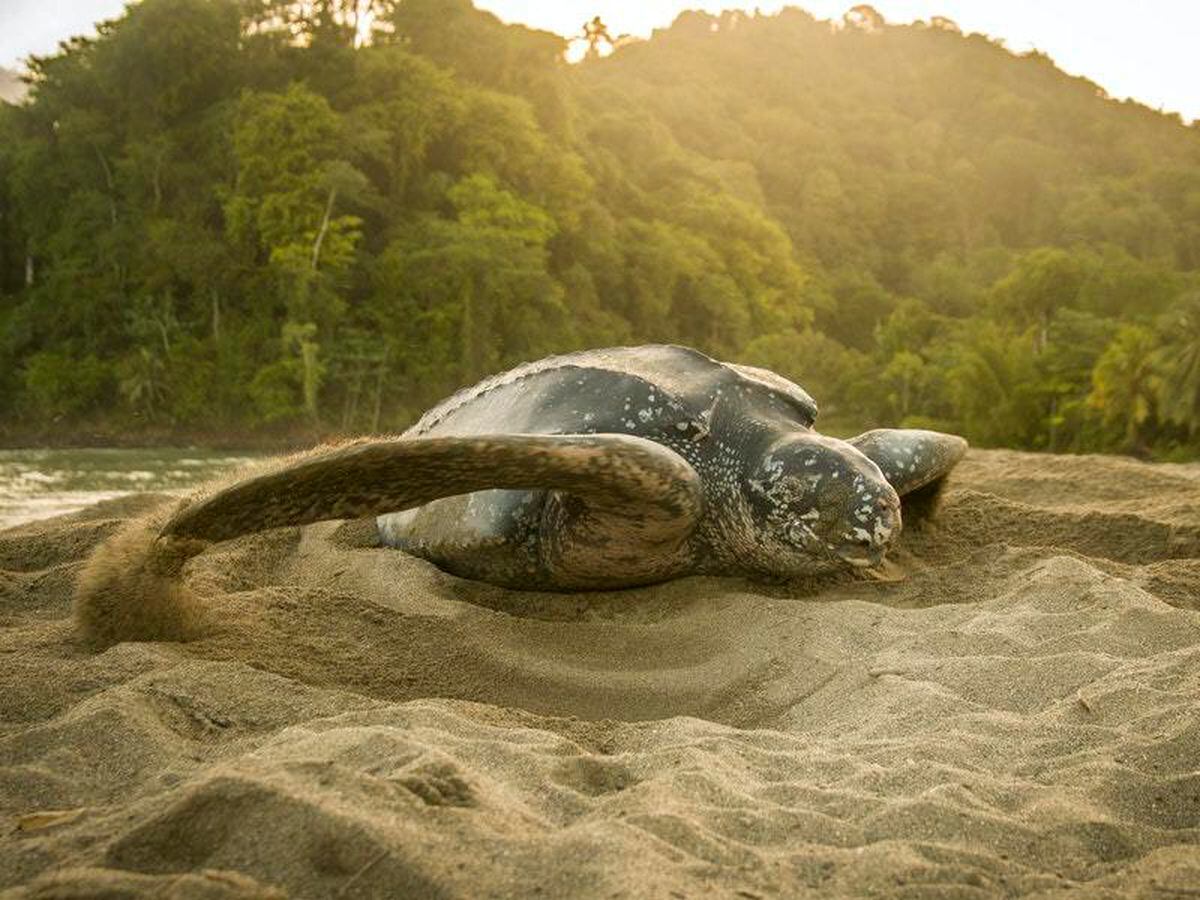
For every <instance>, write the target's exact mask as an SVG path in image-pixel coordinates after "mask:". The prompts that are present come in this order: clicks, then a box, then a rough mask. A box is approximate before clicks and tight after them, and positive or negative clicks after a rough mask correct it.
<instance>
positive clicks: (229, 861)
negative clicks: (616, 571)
mask: <svg viewBox="0 0 1200 900" xmlns="http://www.w3.org/2000/svg"><path fill="white" fill-rule="evenodd" d="M155 502H158V501H156V500H155V499H154V498H136V499H130V500H125V501H111V502H108V503H106V504H103V505H102V507H101V508H93V509H91V510H88V511H86V512H84V513H81V514H78V515H76V516H73V517H66V518H62V519H57V520H53V521H51V522H44V523H38V524H36V525H29V526H24V527H22V528H20V529H14V530H11V531H8V532H0V624H2V625H3V626H4V627H3V629H2V630H0V654H2V656H0V659H3V662H4V665H3V667H2V668H0V672H2V673H3V674H2V675H0V722H2V724H0V816H2V817H3V818H2V819H0V822H2V823H3V825H2V831H0V897H3V898H5V900H8V898H17V897H22V898H23V897H143V896H144V897H151V896H153V897H172V898H235V897H237V898H241V897H273V896H279V897H282V896H291V897H426V896H428V897H456V896H463V897H477V896H497V897H508V896H511V897H530V896H546V897H558V896H581V897H613V896H628V897H685V896H697V895H704V896H710V895H717V896H740V897H749V898H753V897H767V896H797V897H803V896H847V895H862V894H875V895H878V896H889V897H893V896H910V897H929V896H936V897H984V896H995V895H1005V896H1008V895H1038V896H1042V897H1051V896H1060V895H1061V896H1064V897H1065V896H1067V895H1068V892H1070V895H1072V896H1088V897H1117V896H1146V897H1181V896H1195V895H1200V847H1198V846H1197V845H1198V844H1200V717H1198V716H1197V712H1196V711H1197V708H1198V704H1200V612H1198V610H1200V466H1149V465H1143V464H1139V463H1135V462H1131V461H1126V460H1118V459H1111V458H1103V457H1090V458H1080V457H1074V458H1067V457H1044V456H1031V455H1023V454H1017V453H1008V452H973V453H972V454H971V455H970V456H969V457H968V459H967V461H966V462H965V463H964V464H963V465H962V466H961V467H960V469H959V470H958V471H957V472H956V473H955V476H954V478H953V479H952V481H951V482H950V484H949V485H948V486H947V489H946V490H945V491H944V493H943V495H942V498H941V505H940V507H939V508H938V509H937V511H936V512H935V513H934V514H933V515H932V516H930V517H927V518H925V519H924V520H922V521H920V522H915V523H912V524H910V526H909V528H908V530H907V531H906V535H905V539H904V546H903V547H901V548H900V550H899V552H897V553H896V554H895V559H894V561H893V562H892V563H891V565H890V567H889V569H888V571H887V573H886V577H885V578H884V579H882V580H869V581H866V580H851V579H847V578H831V579H829V580H827V581H825V582H824V583H820V584H807V585H790V586H769V587H764V586H755V585H750V584H746V583H743V582H739V581H732V580H718V579H700V578H695V579H685V580H682V581H679V582H675V583H672V584H668V585H664V586H661V587H658V588H654V589H645V590H637V591H626V592H614V593H609V594H595V595H581V596H556V595H547V594H527V593H519V592H509V591H503V590H500V589H496V588H490V587H487V586H483V585H478V584H473V583H468V582H464V581H460V580H457V579H455V578H452V577H449V576H447V575H444V574H442V573H441V572H439V571H437V570H436V569H434V568H433V567H431V566H430V565H428V564H426V563H424V562H421V561H419V560H415V559H411V558H409V557H406V556H405V555H403V554H401V553H398V552H394V551H385V550H379V549H376V548H374V547H372V546H371V541H370V531H369V529H367V528H364V527H363V526H362V525H361V524H356V523H351V524H346V525H340V526H338V525H323V526H316V527H312V528H308V529H303V530H298V529H287V530H280V531H277V532H272V533H270V534H263V535H256V536H253V537H250V538H246V539H241V540H238V541H235V542H231V543H229V544H226V545H221V546H220V547H217V548H214V549H212V550H210V551H208V552H206V553H204V554H202V555H201V556H199V557H197V558H195V559H194V560H193V561H192V562H191V563H189V565H188V568H187V579H188V582H189V584H190V586H191V587H192V588H193V589H194V590H195V591H196V592H197V593H198V594H200V595H201V596H203V597H204V598H206V603H207V604H208V608H209V609H210V611H211V615H210V617H209V622H208V625H207V632H206V633H205V635H204V636H203V637H202V638H201V639H199V640H196V641H193V642H191V643H187V644H168V643H155V644H151V643H144V644H134V643H125V644H119V645H117V646H114V647H112V648H110V649H109V650H107V651H105V652H103V653H99V654H92V653H89V652H87V651H86V649H84V648H83V647H82V646H81V645H80V644H79V643H78V642H77V639H76V638H75V635H74V633H73V631H72V626H71V623H70V617H69V612H70V611H69V606H70V589H71V584H72V579H73V576H74V574H75V573H76V571H77V570H78V568H79V565H80V560H81V557H82V556H83V555H84V554H85V553H86V552H87V550H88V548H90V547H92V546H94V545H95V544H96V543H97V542H99V541H101V540H103V539H104V538H105V537H108V536H109V535H111V534H113V533H114V532H115V531H116V529H118V528H119V527H120V526H121V523H122V521H123V520H125V519H127V518H128V517H130V516H131V515H133V514H134V513H135V512H140V511H143V510H144V509H146V508H147V506H148V505H150V504H153V503H155ZM1080 889H1082V890H1083V894H1080V893H1079V891H1080Z"/></svg>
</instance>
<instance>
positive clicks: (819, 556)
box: [746, 432, 900, 575]
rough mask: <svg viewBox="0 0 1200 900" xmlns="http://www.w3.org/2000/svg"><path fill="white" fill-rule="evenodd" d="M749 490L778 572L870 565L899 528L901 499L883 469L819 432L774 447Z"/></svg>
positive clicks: (763, 541) (756, 469)
mask: <svg viewBox="0 0 1200 900" xmlns="http://www.w3.org/2000/svg"><path fill="white" fill-rule="evenodd" d="M746 493H747V501H748V503H749V506H750V514H751V518H752V519H753V522H754V525H755V527H756V530H757V532H758V535H757V536H758V539H759V542H760V546H762V548H763V550H764V551H765V552H766V553H767V554H768V555H769V558H767V559H765V560H764V562H765V564H766V565H767V566H769V567H770V568H771V570H772V574H780V575H795V574H804V573H809V572H813V571H817V570H820V569H825V568H830V567H831V566H835V565H839V564H843V563H845V564H849V565H852V566H872V565H875V564H877V563H878V562H880V561H881V560H882V559H883V554H884V553H885V552H886V551H887V549H888V547H890V546H891V544H892V542H893V541H894V540H895V538H896V537H897V536H898V535H899V533H900V498H899V496H897V494H896V491H895V490H894V489H893V488H892V486H891V485H890V484H888V482H887V479H886V478H884V476H883V473H882V472H881V471H880V470H879V467H878V466H877V465H875V463H873V462H872V461H871V460H870V459H868V458H867V457H866V456H865V455H863V454H862V453H861V452H859V450H857V449H856V448H855V447H853V446H851V445H850V444H848V443H846V442H845V441H839V440H837V439H836V438H830V437H826V436H824V435H820V434H816V433H814V432H797V433H792V434H788V435H786V436H784V437H782V438H780V439H779V440H777V441H775V442H774V443H773V444H771V445H770V446H769V447H768V448H767V450H766V452H765V453H764V454H763V456H762V459H761V461H759V462H758V463H757V464H756V465H755V466H754V469H753V471H752V472H751V473H750V475H749V479H748V490H747V492H746Z"/></svg>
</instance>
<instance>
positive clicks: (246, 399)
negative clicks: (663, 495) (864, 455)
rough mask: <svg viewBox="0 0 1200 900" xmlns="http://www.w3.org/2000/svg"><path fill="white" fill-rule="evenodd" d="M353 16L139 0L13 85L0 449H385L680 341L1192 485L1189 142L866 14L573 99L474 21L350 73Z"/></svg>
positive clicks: (0, 255)
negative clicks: (481, 403)
mask: <svg viewBox="0 0 1200 900" xmlns="http://www.w3.org/2000/svg"><path fill="white" fill-rule="evenodd" d="M359 5H361V4H359ZM353 6H355V4H353V3H339V2H336V0H317V2H309V3H303V4H299V3H287V2H272V0H144V2H142V3H140V4H138V5H135V6H133V7H131V8H130V9H129V11H128V12H127V13H126V15H125V16H124V17H123V18H121V19H120V20H118V21H115V22H111V23H108V24H106V25H104V26H103V27H102V28H101V30H100V34H99V36H98V37H97V38H96V39H95V40H89V41H84V40H75V41H72V42H71V43H69V44H68V45H65V46H64V48H63V50H62V52H60V53H59V54H57V55H55V56H52V57H48V58H39V59H35V60H33V61H32V64H31V67H32V75H33V83H32V88H31V93H30V95H29V97H28V98H27V100H26V101H25V102H24V103H23V104H22V105H19V106H8V107H4V108H3V109H0V210H2V212H3V215H2V217H0V382H2V383H0V421H2V422H5V423H8V425H9V427H10V428H11V427H13V426H14V425H18V426H23V427H33V426H38V425H42V426H45V427H47V428H54V427H58V428H60V429H61V428H70V427H75V426H77V425H79V424H87V425H89V426H91V427H95V426H97V425H100V426H104V427H106V428H108V429H110V430H117V429H124V430H126V431H137V430H138V429H144V428H147V427H155V426H157V427H174V428H180V429H186V430H190V431H192V432H197V431H209V432H214V433H216V432H222V431H223V432H226V433H246V432H250V431H262V430H263V429H276V430H286V429H293V430H295V429H299V428H303V429H307V430H323V431H357V430H367V429H372V430H378V429H384V428H394V427H399V426H402V425H404V424H406V423H407V422H408V421H410V420H411V419H412V417H413V416H414V414H416V413H417V412H419V411H420V410H421V409H422V408H424V407H425V406H426V405H427V404H429V403H431V402H432V401H435V400H437V399H438V398H440V397H441V396H443V395H445V394H446V393H447V392H449V391H450V390H452V389H454V388H455V387H457V386H459V385H462V384H464V383H468V382H470V381H472V380H475V379H477V378H478V377H480V376H482V375H484V374H486V373H488V372H492V371H495V370H497V369H500V368H502V367H505V366H508V365H510V364H513V363H516V362H518V361H521V360H525V359H530V358H534V357H537V356H540V355H544V354H547V353H550V352H554V351H562V350H569V349H573V348H578V347H583V346H599V345H607V344H616V343H623V342H645V341H677V342H683V343H687V344H691V345H694V346H697V347H699V348H701V349H703V350H706V351H708V352H710V353H713V354H714V355H717V356H720V357H725V358H736V359H739V360H742V361H746V362H753V363H757V364H761V365H766V366H769V367H771V368H774V369H776V370H777V371H780V372H781V373H783V374H786V375H788V376H790V377H793V378H795V379H796V380H798V381H800V382H801V383H803V384H804V385H805V386H806V387H808V388H809V390H810V391H811V392H812V393H814V394H815V395H816V396H817V398H818V400H819V401H821V402H822V405H823V407H824V409H825V412H826V414H833V415H834V416H835V417H837V418H840V419H841V420H842V421H844V422H847V423H852V422H868V421H869V422H876V423H901V422H908V423H922V424H934V425H937V426H940V427H944V428H947V429H952V430H957V431H961V432H963V433H965V434H967V435H968V436H970V437H971V438H973V439H974V440H975V441H976V442H978V443H981V444H992V445H1011V446H1020V447H1031V448H1045V449H1054V450H1079V449H1111V450H1124V451H1134V452H1156V453H1159V454H1177V455H1187V454H1192V455H1194V454H1195V453H1196V452H1197V451H1198V450H1200V277H1198V275H1197V270H1198V269H1200V128H1198V127H1196V126H1194V125H1193V126H1191V127H1185V126H1184V125H1183V124H1182V123H1181V122H1180V121H1179V119H1178V117H1174V116H1167V115H1163V114H1160V113H1157V112H1153V111H1151V110H1148V109H1146V108H1145V107H1142V106H1139V105H1136V104H1131V103H1117V102H1114V101H1112V100H1110V99H1108V98H1106V97H1104V96H1103V93H1102V92H1101V91H1100V90H1099V89H1098V88H1097V87H1096V86H1095V85H1094V84H1092V83H1090V82H1088V81H1086V80H1084V79H1080V78H1072V77H1069V76H1067V75H1065V74H1063V73H1062V72H1060V71H1058V70H1057V69H1056V68H1055V67H1054V66H1053V64H1052V63H1051V61H1050V60H1049V59H1047V58H1046V57H1045V56H1043V55H1039V54H1027V55H1024V56H1020V57H1018V56H1014V55H1013V54H1011V53H1009V52H1008V51H1006V50H1005V49H1004V48H1003V47H1002V46H1000V45H999V44H997V43H994V42H992V41H989V40H988V39H986V38H984V37H982V36H979V35H971V36H969V37H968V36H963V35H962V34H960V33H958V31H957V29H956V28H955V27H954V26H953V23H949V22H947V21H945V20H935V21H934V22H933V23H930V24H916V25H910V26H899V27H898V26H889V25H886V24H884V23H883V22H882V21H881V20H880V19H879V18H878V16H877V15H876V14H875V13H874V12H873V10H871V9H870V8H869V7H856V8H855V10H854V11H853V12H852V14H850V15H848V17H847V20H846V21H845V22H844V23H838V27H832V26H831V25H830V23H827V22H819V21H816V20H814V19H813V18H812V17H811V16H809V15H808V14H806V13H804V12H801V11H799V10H795V9H789V10H786V11H784V12H783V13H780V14H779V15H775V16H746V15H742V14H738V13H726V14H724V15H722V16H719V17H713V16H708V15H705V14H700V13H685V14H684V15H682V16H680V18H679V19H678V20H677V21H676V22H675V24H674V25H673V26H672V27H671V28H670V29H668V30H665V31H661V32H659V33H657V34H656V35H655V37H654V38H653V39H652V40H650V41H644V42H634V43H629V44H627V45H623V46H621V47H620V48H619V49H618V50H617V51H616V52H615V53H613V54H612V55H611V56H609V57H608V58H606V59H599V58H592V59H589V60H587V61H585V62H584V63H583V64H581V65H578V66H569V65H567V64H566V63H565V62H564V61H563V58H562V56H563V50H564V45H563V41H562V40H561V39H560V38H558V37H557V36H554V35H550V34H547V33H544V32H536V31H530V30H528V29H524V28H520V27H510V26H505V25H502V24H501V23H500V22H499V21H498V20H496V19H495V18H493V17H492V16H490V15H488V14H485V13H481V12H478V11H476V10H474V9H473V8H472V7H471V6H470V5H469V3H468V2H467V0H403V2H376V3H375V4H374V7H375V11H376V13H377V17H376V20H375V22H376V28H375V30H374V32H373V34H372V36H371V39H370V40H369V41H367V42H366V44H365V45H363V46H358V47H356V46H355V45H356V40H355V32H356V29H355V23H354V21H353V20H352V19H353V17H352V15H351V14H348V13H344V12H343V11H342V9H343V7H353ZM612 24H614V25H619V24H620V23H612ZM360 31H361V29H360ZM56 423H57V424H56Z"/></svg>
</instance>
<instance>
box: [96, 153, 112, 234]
mask: <svg viewBox="0 0 1200 900" xmlns="http://www.w3.org/2000/svg"><path fill="white" fill-rule="evenodd" d="M95 149H96V159H98V160H100V168H102V169H104V183H105V184H107V185H108V212H109V215H110V216H111V217H112V223H113V225H116V224H117V194H116V186H115V185H114V184H113V177H112V169H110V168H109V167H108V160H107V159H105V158H104V154H103V153H101V152H100V148H99V147H96V148H95Z"/></svg>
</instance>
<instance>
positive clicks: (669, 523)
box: [77, 345, 967, 618]
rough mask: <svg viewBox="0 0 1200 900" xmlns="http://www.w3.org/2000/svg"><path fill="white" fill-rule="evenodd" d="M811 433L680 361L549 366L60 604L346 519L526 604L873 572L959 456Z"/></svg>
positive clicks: (905, 434)
mask: <svg viewBox="0 0 1200 900" xmlns="http://www.w3.org/2000/svg"><path fill="white" fill-rule="evenodd" d="M816 416H817V405H816V403H815V402H814V401H813V399H812V397H810V396H809V395H808V394H807V393H806V392H805V391H804V390H803V389H801V388H800V387H799V386H797V385H795V384H793V383H792V382H790V381H788V380H786V379H784V378H782V377H780V376H779V375H776V374H774V373H772V372H769V371H766V370H764V369H758V368H754V367H751V366H744V365H736V364H733V363H723V362H718V361H717V360H714V359H712V358H710V357H708V356H706V355H704V354H703V353H700V352H698V351H696V350H691V349H688V348H686V347H677V346H663V345H652V346H641V347H616V348H611V349H605V350H589V351H583V352H578V353H569V354H566V355H562V356H554V357H550V358H548V359H544V360H541V361H538V362H533V363H528V364H526V365H522V366H518V367H517V368H515V369H512V370H511V371H508V372H505V373H503V374H500V375H497V376H495V377H492V378H489V379H487V380H485V381H482V382H480V383H479V384H477V385H475V386H474V387H470V388H467V389H465V390H462V391H459V392H458V393H457V394H455V395H454V396H452V397H450V398H449V399H447V400H445V401H444V402H442V403H441V404H439V405H438V406H436V407H434V408H433V409H431V410H430V411H429V412H428V413H426V414H425V415H424V416H423V417H422V418H421V420H420V421H419V422H417V424H416V425H414V426H413V427H412V428H410V429H409V430H408V431H406V432H405V433H404V434H403V435H401V436H399V437H392V438H384V439H371V440H363V441H358V442H354V443H350V444H346V445H342V446H335V447H332V448H324V449H317V450H315V451H313V452H311V453H309V454H306V455H305V456H302V457H301V458H299V459H298V460H296V461H294V462H292V463H290V464H287V465H284V466H282V467H280V468H278V469H277V470H275V471H271V472H268V473H266V474H262V475H258V476H256V477H252V478H248V479H246V480H243V481H240V482H236V483H234V484H232V485H231V486H229V487H226V488H224V489H223V490H220V491H217V492H216V493H213V494H211V495H210V496H207V497H205V498H203V499H198V500H195V501H193V502H190V503H185V504H184V505H183V506H182V507H181V508H180V509H178V510H177V511H175V512H174V514H173V515H172V516H171V517H170V518H169V519H168V520H167V521H166V522H165V523H155V524H154V527H153V529H152V530H150V531H148V532H147V533H146V534H145V535H143V536H142V537H141V538H139V539H138V540H135V541H133V542H132V543H129V541H128V540H127V541H126V545H125V546H124V548H123V549H122V548H121V547H119V546H118V547H117V548H116V549H115V550H113V549H109V550H108V551H104V550H103V548H102V551H101V552H100V553H99V554H98V555H97V558H96V559H94V560H93V564H92V565H91V566H90V567H89V569H88V570H87V571H85V574H84V578H83V579H82V580H81V585H80V590H79V593H78V595H77V599H78V600H79V602H80V605H81V606H82V607H84V610H85V618H86V610H87V608H89V603H90V605H91V607H97V608H108V609H111V608H112V607H113V606H114V604H116V605H120V604H125V605H126V606H128V605H129V603H130V602H133V601H131V600H130V599H129V597H127V596H126V597H124V599H121V600H120V602H119V603H117V601H116V600H114V599H110V600H107V601H105V600H101V601H99V602H98V603H97V602H92V601H89V600H88V599H87V597H88V596H90V595H95V594H96V593H97V591H99V592H100V593H103V592H104V591H105V590H108V591H109V593H113V592H114V591H115V593H116V594H117V595H125V594H129V593H131V592H132V593H133V594H137V593H139V592H141V593H145V592H146V591H147V590H149V589H150V588H147V587H146V585H147V584H150V583H153V584H155V585H157V586H156V587H154V588H153V590H158V591H161V590H164V589H169V590H173V589H174V588H170V587H169V585H168V586H164V584H163V581H164V579H166V580H167V581H169V580H170V579H172V578H174V577H176V576H177V575H178V573H179V571H180V569H181V567H182V564H183V561H185V560H186V558H187V557H189V556H191V555H194V553H196V552H199V550H200V549H202V548H203V547H204V546H205V545H206V543H208V542H213V541H221V540H226V539H228V538H232V537H236V536H238V535H242V534H246V533H249V532H253V531H259V530H263V529H266V528H273V527H277V526H283V525H301V524H307V523H310V522H316V521H319V520H325V519H347V518H361V517H364V516H377V517H378V518H377V520H376V521H377V525H378V533H379V537H380V541H381V543H382V544H384V545H387V546H391V547H399V548H403V549H404V550H407V551H408V552H410V553H413V554H415V555H417V556H421V557H424V558H425V559H428V560H430V561H432V562H434V563H435V564H437V565H438V566H439V567H441V568H442V569H444V570H446V571H448V572H451V573H453V574H456V575H460V576H463V577H467V578H471V579H476V580H480V581H486V582H491V583H494V584H499V585H504V586H509V587H520V588H528V589H539V590H587V589H608V588H622V587H632V586H636V585H643V584H649V583H653V582H658V581H663V580H666V579H669V578H674V577H678V576H684V575H694V574H702V573H707V574H720V575H744V576H750V577H754V578H772V579H777V578H781V577H789V576H796V575H802V574H807V573H812V572H815V571H819V570H822V569H828V568H830V567H834V566H838V565H846V564H849V565H852V566H870V565H872V564H875V563H878V562H879V561H880V560H881V558H882V556H883V554H884V552H885V551H886V550H887V548H888V547H889V546H890V544H891V543H892V542H893V541H894V539H895V537H896V536H897V534H898V533H899V531H900V500H899V496H900V495H902V494H905V493H908V492H910V491H913V490H916V489H917V488H920V487H922V486H924V485H926V484H929V483H931V482H933V481H936V480H937V479H939V478H941V477H942V476H944V475H945V474H946V473H947V472H948V471H949V470H950V468H951V467H953V466H954V464H955V463H957V462H958V460H959V459H961V458H962V456H963V454H964V452H965V451H966V446H967V444H966V441H964V440H963V439H962V438H960V437H956V436H953V435H948V434H942V433H939V432H934V431H918V430H892V429H877V430H874V431H868V432H866V433H865V434H861V435H859V436H858V437H856V438H853V439H851V440H849V441H842V440H837V439H835V438H831V437H826V436H824V435H821V434H818V433H817V432H815V431H814V430H813V423H814V421H815V419H816ZM118 543H119V542H118ZM106 553H107V557H106ZM106 558H107V560H108V561H107V562H106V561H105V559H106ZM89 572H90V573H91V574H90V575H89V574H88V573H89ZM139 581H140V582H141V584H142V586H141V587H137V586H136V585H133V586H132V587H131V584H132V583H133V582H139ZM105 585H107V587H105ZM80 598H82V599H80ZM147 615H149V612H147Z"/></svg>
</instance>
